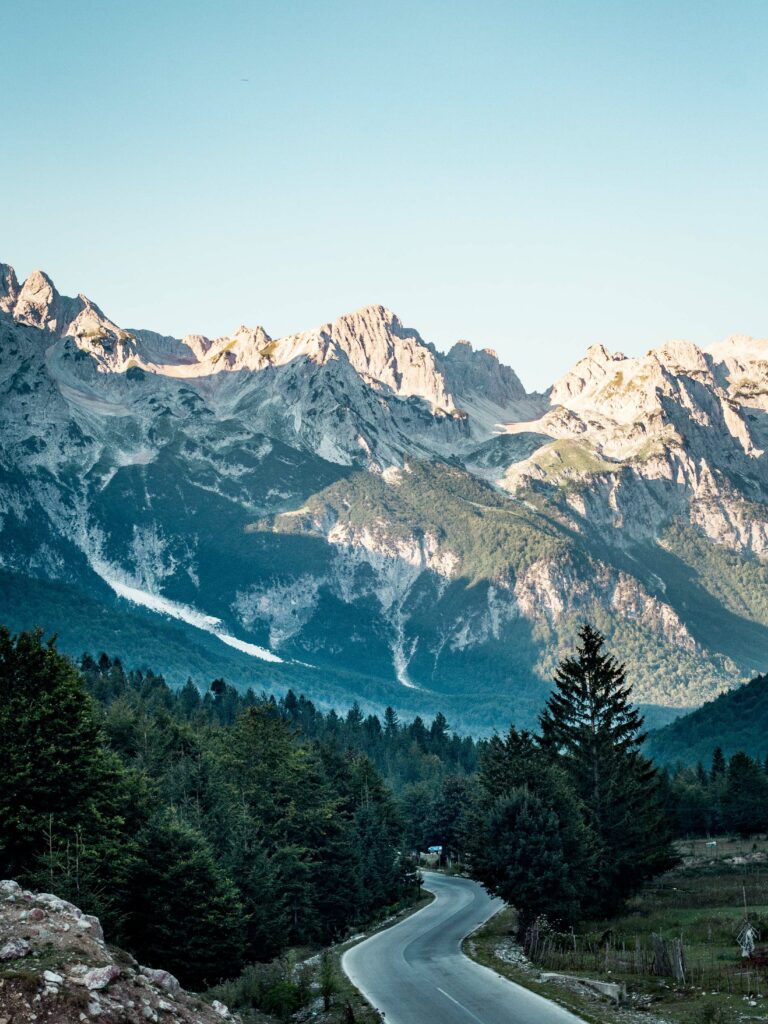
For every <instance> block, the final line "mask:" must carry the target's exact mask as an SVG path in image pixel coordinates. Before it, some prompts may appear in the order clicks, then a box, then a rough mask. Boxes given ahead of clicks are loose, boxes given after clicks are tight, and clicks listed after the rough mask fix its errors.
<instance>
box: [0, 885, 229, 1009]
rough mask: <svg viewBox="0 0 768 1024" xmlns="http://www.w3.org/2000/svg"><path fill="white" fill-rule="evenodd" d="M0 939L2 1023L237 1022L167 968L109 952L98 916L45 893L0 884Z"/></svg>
mask: <svg viewBox="0 0 768 1024" xmlns="http://www.w3.org/2000/svg"><path fill="white" fill-rule="evenodd" d="M0 936H2V939H3V940H4V941H3V945H2V946H1V947H0V1019H3V1018H4V1019H5V1020H7V1021H9V1022H10V1021H13V1024H72V1022H74V1021H87V1020H98V1021H99V1022H103V1024H146V1022H147V1021H159V1020H163V1021H166V1022H168V1024H172V1022H179V1024H220V1022H221V1020H222V1019H226V1020H228V1021H231V1022H232V1024H239V1017H237V1016H235V1015H233V1014H231V1013H230V1011H229V1010H228V1009H227V1008H226V1007H225V1006H223V1005H222V1004H221V1003H218V1005H216V1004H214V1005H210V1006H209V1005H208V1004H207V1003H204V1002H203V1001H202V1000H200V999H198V998H197V997H196V996H194V995H191V994H189V993H187V992H185V991H184V990H183V989H182V988H181V986H180V984H179V982H178V981H177V979H176V978H174V976H173V975H172V974H169V973H168V971H163V970H158V969H153V968H150V967H140V966H139V964H137V963H136V961H135V960H133V958H132V957H130V956H128V954H126V953H121V952H120V950H115V949H114V948H112V947H108V946H107V945H106V944H105V943H104V938H103V935H102V930H101V925H100V924H99V921H98V919H97V918H95V917H93V916H91V915H89V914H83V913H82V911H81V910H80V909H79V908H78V907H76V906H74V904H72V903H70V902H68V901H67V900H62V899H59V898H58V897H57V896H55V895H53V894H51V893H34V892H31V891H29V890H27V889H23V888H22V887H21V886H20V885H19V884H18V883H17V882H14V881H10V880H5V881H0ZM43 956H44V963H45V964H46V966H45V968H43V967H42V966H41V958H42V957H43ZM116 957H117V958H118V959H119V962H116ZM35 980H36V982H37V984H36V985H35Z"/></svg>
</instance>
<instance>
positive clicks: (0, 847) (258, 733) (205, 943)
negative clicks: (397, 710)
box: [0, 629, 476, 987]
mask: <svg viewBox="0 0 768 1024" xmlns="http://www.w3.org/2000/svg"><path fill="white" fill-rule="evenodd" d="M86 690H87V691H89V692H88V693H87V692H85V691H86ZM89 694H90V695H89ZM299 727H301V730H302V731H301V732H300V731H299ZM366 750H367V751H369V752H370V754H371V755H372V756H368V754H367V753H365V752H364V751H366ZM372 758H374V759H375V760H376V761H377V762H378V764H379V765H381V767H382V769H383V770H384V771H385V772H386V774H387V776H388V777H389V778H390V779H392V781H393V782H394V783H395V784H396V785H397V786H398V787H400V788H402V787H405V786H407V785H409V784H411V785H412V784H416V785H424V784H426V783H429V784H430V785H432V786H439V784H440V781H441V779H442V778H443V777H444V776H445V775H447V774H450V773H459V774H465V773H466V772H467V771H471V770H472V768H473V767H474V763H475V758H476V748H475V745H474V743H473V742H472V741H471V740H458V739H456V738H452V737H450V736H449V735H448V733H447V728H446V722H445V720H444V719H442V718H440V717H439V718H437V719H436V720H435V721H434V722H433V723H432V725H431V726H430V727H427V726H426V725H425V724H424V723H423V722H420V721H415V722H412V723H410V724H409V725H408V726H404V727H403V726H400V725H399V724H398V722H397V718H396V715H395V714H394V712H391V713H389V714H388V716H387V719H386V721H385V723H384V726H383V727H382V725H381V723H379V721H378V720H377V719H371V718H367V719H366V718H364V717H363V716H362V714H361V713H360V711H359V709H358V708H356V707H353V708H352V709H351V710H350V711H349V713H348V714H347V715H346V717H344V718H340V717H339V716H337V715H336V714H334V713H331V714H329V715H327V716H324V715H321V714H319V713H318V712H317V711H316V710H315V709H314V707H313V706H312V704H311V703H310V702H309V701H306V700H303V699H302V698H295V697H294V696H293V695H290V696H289V697H288V698H287V699H286V700H285V701H282V702H281V703H279V704H278V703H276V702H275V701H274V700H271V699H268V698H264V697H259V696H257V695H256V694H254V693H253V692H252V691H250V692H248V693H246V694H245V695H244V696H241V695H239V694H238V693H237V691H236V690H234V689H233V688H232V687H230V686H228V685H227V684H226V683H224V682H223V681H222V680H215V681H214V682H213V684H212V685H211V686H210V689H209V690H207V692H206V693H205V695H204V696H201V694H200V692H199V691H198V690H197V688H196V687H195V686H194V685H193V684H192V683H191V682H189V683H188V684H187V685H186V686H185V687H183V688H182V689H181V690H179V691H177V692H174V691H172V690H171V689H170V688H169V687H168V686H167V685H166V684H165V681H164V680H163V679H162V677H160V676H156V675H154V674H153V673H151V672H149V673H141V672H129V673H126V672H124V671H123V668H122V666H121V665H120V663H119V661H113V660H111V659H110V658H108V657H107V656H106V655H102V656H101V657H100V658H99V660H98V662H97V661H94V660H93V659H92V658H90V657H86V658H84V659H83V663H82V672H80V671H78V670H77V669H76V668H75V666H74V665H72V663H71V662H69V661H68V660H67V659H66V658H64V657H63V656H62V655H60V654H59V653H58V652H57V651H56V649H55V647H54V646H53V645H52V644H48V645H46V644H44V643H43V640H42V636H41V634H40V633H35V634H21V635H19V636H18V637H12V636H11V635H10V634H9V633H8V632H7V630H4V629H3V630H0V761H2V764H3V766H4V767H3V774H4V784H3V787H2V792H1V793H0V859H1V860H2V863H3V874H5V875H7V876H9V877H15V878H18V879H21V880H23V881H24V882H26V883H28V884H30V885H35V886H37V887H38V888H40V887H42V888H45V889H46V890H50V891H52V892H55V893H57V895H60V896H63V897H65V898H71V899H73V900H76V902H77V904H78V905H79V906H81V907H82V908H84V909H85V910H87V911H89V912H92V913H95V914H97V915H98V916H99V917H100V918H101V920H102V921H103V923H104V926H105V930H106V932H107V934H108V935H109V937H110V941H112V942H115V943H117V944H121V945H123V946H125V947H126V948H127V949H129V950H130V951H132V952H133V953H135V955H137V956H139V957H140V958H141V960H142V962H145V963H148V964H149V965H150V966H152V965H158V966H162V967H164V968H165V969H168V970H171V971H172V972H174V973H175V974H177V975H178V977H179V978H180V979H182V980H183V981H184V982H185V983H187V984H189V985H192V986H195V987H200V986H202V985H205V984H212V983H214V982H216V981H217V980H219V979H220V978H224V977H232V976H234V975H236V974H237V973H238V972H239V971H240V969H241V968H242V966H243V964H244V963H246V962H251V961H254V960H265V959H269V958H270V957H274V956H276V955H277V954H279V953H281V952H282V951H283V950H284V949H285V948H287V947H288V946H290V945H295V944H306V943H311V942H315V943H327V942H330V941H333V940H336V939H338V938H340V937H341V936H343V935H344V934H345V933H346V932H348V931H349V929H351V928H353V927H359V926H360V925H361V924H364V923H366V922H367V921H369V920H371V918H372V917H374V916H375V915H376V914H378V913H380V912H382V911H383V910H385V909H387V908H390V907H392V906H394V905H398V904H401V903H403V902H407V901H409V900H412V899H413V898H414V897H415V895H416V893H417V885H416V878H415V874H414V870H413V867H412V865H411V863H410V861H409V860H407V858H406V857H405V856H404V849H405V848H404V845H403V823H402V820H401V817H400V815H399V812H398V807H397V805H396V801H395V798H394V796H393V793H392V790H391V789H390V787H389V786H388V785H387V784H386V783H385V782H384V780H383V778H382V773H381V771H380V770H379V769H378V768H377V767H376V764H374V760H373V759H372Z"/></svg>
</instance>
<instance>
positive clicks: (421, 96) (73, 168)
mask: <svg viewBox="0 0 768 1024" xmlns="http://www.w3.org/2000/svg"><path fill="white" fill-rule="evenodd" d="M767 51H768V3H766V2H764V0H760V2H754V3H746V2H739V0H736V2H725V0H717V2H708V0H696V2H687V0H667V2H654V0H637V2H634V0H633V2H627V0H606V2H599V0H560V2H557V3H551V2H547V0H530V2H526V3H516V2H505V3H496V2H490V0H488V2H483V0H477V2H469V0H466V2H461V3H459V2H450V0H445V2H439V3H438V2H429V0H423V2H419V0H414V2H404V3H401V2H397V0H395V2H387V3H383V2H382V3H379V2H364V0H360V2H357V3H351V2H349V3H348V2H334V0H327V2H325V3H323V2H320V0H314V2H292V0H280V2H274V3H273V2H266V0H262V2H234V0H219V2H214V0H210V2H206V3H202V2H194V0H185V2H181V0H153V2H144V0H131V2H120V0H99V2H93V3H86V2H83V0H66V2H62V0H49V2H39V0H24V3H23V4H21V3H17V4H6V5H4V7H3V10H2V13H0V86H1V87H2V96H3V105H2V108H3V109H2V143H0V184H1V185H2V190H3V214H2V221H0V259H2V260H5V261H7V262H10V263H13V264H14V265H15V266H16V268H17V271H18V272H19V273H20V274H25V273H27V272H29V271H30V270H31V269H33V268H35V267H41V268H43V269H45V270H47V271H48V272H49V273H50V274H51V275H52V276H53V278H54V280H55V281H56V283H57V284H58V286H59V287H60V290H62V291H64V292H67V293H72V292H77V291H81V290H82V291H84V292H86V293H87V294H89V295H90V296H92V297H93V298H94V299H95V300H96V301H98V302H99V303H100V304H101V305H102V306H103V307H104V309H105V311H106V312H107V313H108V314H109V315H110V316H111V317H112V318H113V319H115V320H116V321H117V322H118V323H121V324H122V325H124V326H133V327H152V328H154V329H156V330H160V331H163V332H168V333H174V334H183V333H187V332H193V331H194V332H201V333H206V334H220V333H229V332H230V331H231V330H233V329H234V328H235V327H236V326H237V325H238V324H239V323H241V322H245V323H248V324H255V323H262V324H263V325H264V326H265V328H266V329H267V330H268V331H269V332H270V333H271V334H273V335H277V334H282V333H286V332H289V331H293V330H299V329H303V328H308V327H310V326H314V325H316V324H318V323H322V322H324V321H326V320H328V319H331V318H333V317H335V316H337V315H338V314H340V313H342V312H345V311H348V310H351V309H355V308H357V307H358V306H361V305H364V304H366V303H369V302H381V303H383V304H385V305H387V306H390V307H391V308H392V309H394V310H395V311H396V312H397V313H398V314H399V315H400V316H401V318H402V319H403V320H404V321H405V322H406V323H408V324H410V325H412V326H414V327H417V328H418V329H419V330H420V331H421V333H422V334H423V335H424V337H425V338H427V339H428V340H430V341H434V342H435V343H436V344H437V345H438V347H441V348H443V347H446V346H448V345H450V344H451V343H452V342H453V341H454V340H456V339H457V338H459V337H464V338H469V339H470V340H472V341H473V342H474V343H476V344H478V345H480V346H491V347H494V348H496V349H497V350H498V351H499V352H500V354H502V355H503V356H504V357H505V359H506V360H507V361H509V362H510V363H511V364H512V365H513V366H514V367H515V368H516V369H517V371H518V372H519V373H520V375H521V376H522V378H523V381H524V383H526V385H528V386H529V387H533V386H545V385H546V384H548V383H549V382H550V381H551V380H552V379H553V378H554V377H555V376H557V375H558V374H560V373H562V372H564V371H565V370H566V369H567V367H568V366H569V365H570V363H571V362H573V361H574V360H575V359H576V358H577V357H578V356H579V355H580V354H581V353H582V352H583V350H584V348H585V347H586V346H587V345H589V344H591V343H592V342H595V341H602V342H604V343H605V344H607V345H608V346H609V347H612V348H620V349H623V350H625V351H627V352H630V353H639V352H642V351H644V350H645V349H647V348H650V347H652V346H654V345H657V344H660V343H661V342H662V341H664V340H665V339H667V338H669V337H688V338H691V339H692V340H694V341H697V342H698V343H700V344H708V343H710V342H712V341H715V340H717V339H719V338H720V337H723V336H725V335H727V334H728V333H732V332H744V333H751V334H756V335H761V336H766V335H768V301H767V300H768V274H767V273H766V271H767V270H768V256H767V248H768V199H767V196H766V190H767V189H768V185H767V182H768V60H766V52H767ZM244 79H245V81H244Z"/></svg>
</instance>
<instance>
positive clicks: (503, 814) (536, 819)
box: [472, 788, 583, 935]
mask: <svg viewBox="0 0 768 1024" xmlns="http://www.w3.org/2000/svg"><path fill="white" fill-rule="evenodd" d="M472 865H473V873H474V874H475V876H476V877H477V878H478V879H479V880H480V881H481V882H483V883H484V884H485V885H486V886H488V888H489V889H490V890H491V891H492V892H493V893H495V894H496V895H497V896H501V897H502V899H504V900H506V901H507V902H508V903H510V904H512V905H513V906H514V907H515V909H516V910H517V913H518V934H520V935H522V934H524V933H525V930H526V928H527V927H528V926H529V925H530V923H531V922H532V921H533V920H534V919H535V918H536V917H538V916H539V915H542V914H544V915H546V916H547V917H548V918H550V919H551V920H553V921H555V922H559V923H562V924H572V923H575V921H576V920H577V917H578V915H579V912H580V909H581V896H582V892H583V886H582V880H581V879H580V878H579V877H578V872H577V870H575V869H574V865H573V864H572V863H571V862H570V860H569V857H568V856H567V853H566V850H565V849H564V846H563V836H562V830H561V822H560V820H559V818H558V815H557V813H556V812H555V811H554V810H553V809H552V808H550V807H547V806H546V804H545V803H544V801H543V800H541V798H540V797H538V796H535V795H534V794H533V793H531V792H530V791H529V790H528V789H526V788H522V789H514V790H512V791H511V792H510V793H509V794H508V795H507V796H503V797H499V798H498V799H497V800H495V801H494V802H493V804H491V806H490V808H489V809H488V811H487V812H486V813H485V815H484V817H483V819H482V823H481V826H480V829H479V831H478V834H477V840H476V842H475V844H474V849H473V855H472Z"/></svg>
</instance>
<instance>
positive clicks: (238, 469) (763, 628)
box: [0, 265, 768, 729]
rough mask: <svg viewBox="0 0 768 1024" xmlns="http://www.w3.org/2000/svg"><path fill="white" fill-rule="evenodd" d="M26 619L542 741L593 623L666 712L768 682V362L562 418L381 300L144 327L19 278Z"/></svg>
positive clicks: (739, 348)
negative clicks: (287, 324)
mask: <svg viewBox="0 0 768 1024" xmlns="http://www.w3.org/2000/svg"><path fill="white" fill-rule="evenodd" d="M0 389H1V391H2V393H1V397H0V432H1V437H2V453H1V455H0V555H1V559H2V560H1V562H0V566H1V567H2V568H1V569H0V621H5V622H6V623H7V624H8V625H9V626H10V627H11V628H13V629H21V628H28V627H30V626H32V625H34V624H40V625H42V626H43V627H44V628H45V629H47V630H55V631H56V632H57V633H58V635H59V642H60V646H61V647H62V648H63V649H64V650H66V651H69V652H70V653H72V654H74V655H79V654H80V653H81V652H82V651H83V650H86V649H90V650H102V649H106V650H109V651H110V652H112V653H114V654H118V655H120V656H121V657H123V659H124V660H125V661H126V662H127V663H129V664H147V665H153V666H155V667H156V668H157V669H161V670H162V671H163V672H164V673H165V674H166V675H167V677H168V678H169V679H170V680H172V681H174V682H176V683H182V682H183V681H184V680H185V679H186V678H187V676H188V675H191V676H193V677H194V678H196V679H199V680H201V681H207V680H210V679H211V678H213V677H218V676H222V675H223V676H225V677H226V678H227V679H228V680H229V681H230V682H232V683H234V684H236V685H254V686H257V687H258V688H262V687H265V688H268V689H270V688H271V689H272V690H274V691H277V692H280V691H285V690H286V689H287V688H288V687H289V686H293V687H294V688H295V689H299V690H301V691H302V692H304V693H307V694H309V695H310V696H312V697H313V698H314V699H316V700H319V701H321V702H326V703H336V704H344V703H348V702H349V701H350V700H351V699H353V698H357V699H359V700H360V701H361V703H362V704H363V706H364V707H366V708H368V709H370V708H372V707H374V706H378V707H382V706H384V705H386V704H392V705H394V706H397V707H400V708H401V709H403V710H404V711H405V712H411V713H414V714H415V713H424V714H430V713H434V711H435V710H436V709H437V708H438V707H439V708H442V709H443V710H445V711H446V713H447V714H448V715H449V716H450V719H451V722H452V724H453V725H455V726H456V727H457V728H463V729H469V728H472V729H487V728H491V727H493V726H498V725H504V724H505V723H506V722H508V721H509V719H510V718H513V719H514V720H515V721H516V722H517V723H518V724H520V725H527V724H530V723H531V721H532V720H533V719H534V716H535V715H536V713H537V711H538V710H539V708H540V706H541V704H542V701H543V699H544V697H545V695H546V693H547V690H548V686H549V679H550V677H551V673H552V670H553V668H554V666H555V664H556V662H557V660H558V658H559V657H560V656H561V655H562V653H563V652H564V651H565V649H566V647H567V646H569V645H571V644H572V642H573V639H574V637H575V633H576V630H577V628H578V626H579V625H580V623H581V622H583V621H584V619H589V620H590V621H592V622H593V623H594V624H595V625H596V626H597V627H598V628H599V629H601V630H602V631H603V632H605V633H606V635H607V638H608V643H609V645H610V647H611V649H612V650H613V651H615V652H616V654H617V655H618V656H619V657H621V658H622V659H623V660H625V661H626V662H627V665H628V671H629V678H630V679H631V681H632V682H633V683H634V686H635V695H636V697H637V699H638V700H640V701H641V702H644V703H647V704H652V705H656V706H658V707H664V708H680V707H690V706H694V705H696V704H698V703H700V702H701V701H702V700H705V699H707V698H709V697H712V696H714V695H715V694H716V693H718V692H719V691H720V690H722V689H723V688H724V687H731V686H733V685H735V684H737V683H738V682H742V681H744V680H746V679H747V678H750V677H751V676H753V675H755V674H756V673H757V672H759V671H762V670H764V669H765V667H766V665H765V659H766V651H768V576H767V575H766V564H765V560H766V557H767V556H768V510H767V509H766V504H765V501H766V495H767V494H768V478H767V477H766V458H765V456H764V454H763V452H764V447H765V444H766V440H767V439H768V341H766V342H760V341H755V340H753V339H748V338H731V339H729V340H728V341H726V342H724V343H723V344H721V345H719V346H716V347H715V348H713V349H712V350H711V351H709V352H703V351H701V350H700V349H698V348H696V346H694V345H693V344H690V343H688V342H671V343H668V344H667V345H665V346H663V347H662V348H660V349H657V350H654V351H652V352H649V353H648V354H647V355H645V356H643V357H641V358H637V359H629V358H625V357H624V356H622V355H620V354H612V353H610V352H609V351H608V350H607V349H605V348H604V347H602V346H593V347H592V348H590V349H589V350H588V352H587V354H586V356H585V357H584V359H582V360H581V361H580V362H579V363H577V364H576V366H575V367H574V368H573V370H572V371H571V372H570V373H568V374H566V375H565V377H563V378H561V379H560V380H558V381H557V382H556V383H555V384H554V385H553V386H552V388H551V389H550V390H549V391H548V392H547V393H546V394H530V393H527V392H526V391H525V389H524V388H523V386H522V384H521V383H520V381H519V379H518V378H517V376H516V375H515V373H514V372H513V371H512V370H511V369H509V368H508V367H505V366H503V365H501V364H500V363H499V360H498V359H497V357H496V355H495V353H493V352H492V351H490V350H485V351H475V350H473V348H472V347H471V346H470V345H469V344H468V343H467V342H459V343H457V344H456V345H455V346H454V347H453V348H452V349H451V350H450V351H449V352H448V353H447V354H442V353H440V352H438V351H437V350H436V349H435V348H434V346H432V345H430V344H428V343H426V342H425V341H424V340H423V339H422V338H421V337H420V336H419V334H418V333H417V332H416V331H415V330H412V329H410V328H407V327H405V326H404V325H403V324H402V323H401V322H400V320H399V319H398V318H397V317H396V316H395V315H394V314H393V313H391V312H389V311H388V310H386V309H384V308H382V307H380V306H371V307H367V308H365V309H362V310H359V311H358V312H356V313H353V314H350V315H347V316H343V317H341V318H339V319H338V320H336V321H335V322H334V323H328V324H324V325H323V326H321V327H319V328H317V329H315V330H311V331H308V332H306V333H302V334H296V335H291V336H289V337H284V338H277V339H273V338H271V337H270V336H269V335H268V334H267V333H266V331H265V330H264V329H263V328H261V327H256V328H246V327H240V328H238V330H237V331H235V332H234V334H232V335H231V336H229V337H222V338H216V339H209V338H205V337H202V336H189V337H186V338H183V339H177V338H174V337H168V336H163V335H159V334H156V333H153V332H152V331H148V330H137V329H122V328H120V327H118V326H117V325H116V324H114V323H113V322H112V321H111V320H109V319H108V318H107V317H106V316H105V315H104V314H103V313H102V312H101V310H100V309H99V307H98V306H96V305H95V304H94V303H93V302H91V301H90V300H89V299H87V298H86V297H85V296H83V295H80V296H79V297H78V298H76V299H70V298H65V297H63V296H61V295H59V294H58V292H57V291H56V289H55V288H54V286H53V284H52V282H51V281H50V279H49V278H48V277H47V276H46V275H44V274H42V273H39V272H36V273H33V274H31V275H30V276H29V277H28V278H27V280H26V281H25V282H24V283H23V284H19V282H18V281H17V279H16V276H15V274H14V272H13V270H12V269H11V268H10V267H6V266H4V265H3V266H2V267H0Z"/></svg>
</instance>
